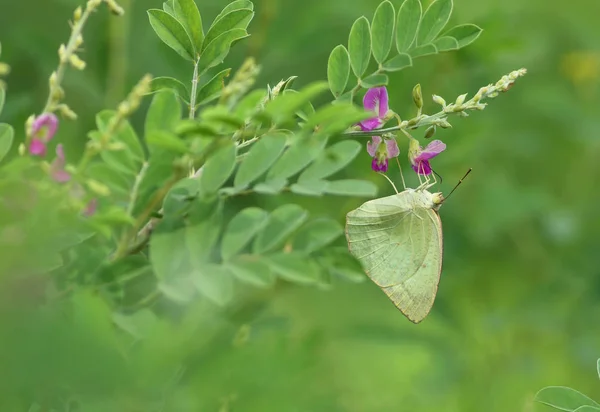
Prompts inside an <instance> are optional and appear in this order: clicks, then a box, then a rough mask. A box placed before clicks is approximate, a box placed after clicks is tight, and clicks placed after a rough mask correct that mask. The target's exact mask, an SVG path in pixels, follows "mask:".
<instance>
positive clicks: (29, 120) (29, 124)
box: [25, 114, 35, 136]
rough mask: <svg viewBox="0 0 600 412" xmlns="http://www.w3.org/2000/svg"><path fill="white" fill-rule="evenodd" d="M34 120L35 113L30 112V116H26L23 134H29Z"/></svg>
mask: <svg viewBox="0 0 600 412" xmlns="http://www.w3.org/2000/svg"><path fill="white" fill-rule="evenodd" d="M34 121H35V115H34V114H32V115H31V116H29V117H28V118H27V120H26V121H25V134H26V135H27V136H30V135H31V128H32V127H33V122H34Z"/></svg>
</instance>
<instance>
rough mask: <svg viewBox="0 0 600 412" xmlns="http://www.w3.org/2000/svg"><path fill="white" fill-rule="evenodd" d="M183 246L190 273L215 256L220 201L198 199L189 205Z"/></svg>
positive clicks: (220, 225) (220, 207) (221, 215)
mask: <svg viewBox="0 0 600 412" xmlns="http://www.w3.org/2000/svg"><path fill="white" fill-rule="evenodd" d="M186 223H187V224H186V233H185V237H186V238H185V244H186V248H187V251H188V256H189V259H190V263H191V271H193V272H195V271H198V270H199V268H200V267H202V266H204V264H205V263H206V262H208V261H210V260H212V258H213V257H215V256H216V251H217V250H216V247H215V246H216V245H217V240H218V239H219V236H220V235H221V231H222V229H221V227H222V224H223V203H222V201H221V200H219V199H217V200H214V199H211V200H208V201H207V200H204V199H202V198H198V199H196V200H195V201H194V203H193V204H192V205H191V207H190V210H189V213H188V216H187V222H186Z"/></svg>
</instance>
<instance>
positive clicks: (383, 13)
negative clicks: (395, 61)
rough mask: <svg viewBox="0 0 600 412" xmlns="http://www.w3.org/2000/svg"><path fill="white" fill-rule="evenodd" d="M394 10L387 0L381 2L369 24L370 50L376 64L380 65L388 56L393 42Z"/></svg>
mask: <svg viewBox="0 0 600 412" xmlns="http://www.w3.org/2000/svg"><path fill="white" fill-rule="evenodd" d="M395 16H396V10H394V6H393V5H392V3H390V2H389V1H388V0H385V1H384V2H382V3H381V4H380V5H379V7H377V10H375V15H374V16H373V23H372V24H371V39H372V44H371V49H372V51H373V57H374V58H375V60H376V61H377V63H379V64H381V63H383V61H384V60H385V59H386V58H387V57H388V54H390V50H391V49H392V42H393V41H394V19H395Z"/></svg>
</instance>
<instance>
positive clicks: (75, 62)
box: [69, 54, 85, 70]
mask: <svg viewBox="0 0 600 412" xmlns="http://www.w3.org/2000/svg"><path fill="white" fill-rule="evenodd" d="M69 63H71V66H73V67H74V68H76V69H77V70H83V69H85V62H84V61H83V60H81V59H80V58H79V56H77V55H76V54H72V55H71V57H69Z"/></svg>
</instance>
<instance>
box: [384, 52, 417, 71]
mask: <svg viewBox="0 0 600 412" xmlns="http://www.w3.org/2000/svg"><path fill="white" fill-rule="evenodd" d="M410 66H412V58H411V57H410V55H409V54H406V53H400V54H399V55H397V56H395V57H392V58H391V59H389V60H388V61H387V62H385V63H383V70H385V71H386V72H396V71H399V70H402V69H405V68H407V67H410Z"/></svg>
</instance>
